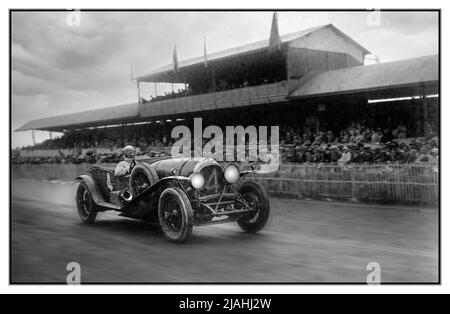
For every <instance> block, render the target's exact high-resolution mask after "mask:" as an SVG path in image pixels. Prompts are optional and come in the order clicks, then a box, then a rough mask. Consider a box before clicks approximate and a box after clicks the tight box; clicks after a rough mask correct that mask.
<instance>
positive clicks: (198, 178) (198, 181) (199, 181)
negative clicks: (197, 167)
mask: <svg viewBox="0 0 450 314" xmlns="http://www.w3.org/2000/svg"><path fill="white" fill-rule="evenodd" d="M191 185H192V187H193V188H194V189H196V190H200V189H201V188H203V186H204V185H205V177H204V176H203V175H202V174H201V173H194V174H192V175H191Z"/></svg>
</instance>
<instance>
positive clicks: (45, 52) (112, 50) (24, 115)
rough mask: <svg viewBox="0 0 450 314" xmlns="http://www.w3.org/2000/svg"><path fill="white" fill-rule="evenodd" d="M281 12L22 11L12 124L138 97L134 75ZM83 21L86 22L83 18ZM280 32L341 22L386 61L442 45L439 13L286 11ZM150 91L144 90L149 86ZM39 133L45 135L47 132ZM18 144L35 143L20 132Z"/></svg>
mask: <svg viewBox="0 0 450 314" xmlns="http://www.w3.org/2000/svg"><path fill="white" fill-rule="evenodd" d="M272 14H273V13H272V12H83V11H81V12H80V15H79V20H78V19H77V16H75V15H73V13H71V12H69V11H67V12H13V13H12V20H11V32H12V36H11V60H12V61H11V62H12V64H11V71H12V72H11V80H12V86H11V87H12V95H11V100H12V101H11V106H12V107H11V109H12V111H11V113H12V123H11V129H12V131H14V130H15V129H17V128H18V127H20V126H21V125H23V124H24V123H26V122H28V121H30V120H33V119H38V118H44V117H51V116H55V115H60V114H65V113H70V112H77V111H84V110H89V109H96V108H102V107H108V106H114V105H120V104H127V103H132V102H136V101H137V91H136V85H135V83H133V82H132V81H131V77H130V72H131V71H130V68H132V69H133V74H134V76H139V75H143V74H147V73H149V72H150V71H151V70H153V69H156V68H159V67H161V66H164V65H166V64H170V63H171V60H172V53H173V47H174V44H175V43H176V45H177V54H178V60H180V61H181V60H184V59H188V58H191V57H198V56H202V55H203V41H204V38H206V47H207V51H208V53H210V52H211V53H212V52H216V51H221V50H224V49H228V48H232V47H235V46H239V45H243V44H247V43H252V42H255V41H259V40H264V39H267V38H268V37H269V34H270V26H271V22H272ZM78 22H79V23H78ZM278 23H279V32H280V34H281V35H283V34H287V33H291V32H295V31H299V30H302V29H306V28H309V27H314V26H318V25H323V24H329V23H331V24H333V25H334V26H336V27H337V28H339V29H340V30H341V31H343V32H344V33H346V34H347V35H349V36H350V37H352V38H353V39H354V40H356V41H357V42H359V43H360V44H361V45H363V46H364V47H365V48H367V49H368V50H369V51H371V52H372V53H373V54H374V56H377V57H378V58H379V60H380V62H388V61H394V60H400V59H406V58H413V57H419V56H425V55H430V54H437V53H438V43H439V38H438V37H439V33H438V13H437V12H381V13H380V15H379V19H378V18H377V17H376V16H375V17H374V15H370V16H369V15H368V12H292V11H291V12H279V13H278ZM144 95H145V90H144ZM48 136H49V134H48V132H44V131H42V132H36V141H38V142H40V141H42V140H44V139H46V138H48ZM11 144H12V147H22V146H25V145H31V144H32V137H31V132H30V131H25V132H12V143H11Z"/></svg>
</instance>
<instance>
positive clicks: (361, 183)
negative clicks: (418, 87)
mask: <svg viewBox="0 0 450 314" xmlns="http://www.w3.org/2000/svg"><path fill="white" fill-rule="evenodd" d="M253 179H254V180H257V181H259V182H261V183H262V184H263V185H264V186H265V187H266V188H267V190H268V191H269V192H271V193H276V194H281V195H291V196H296V197H311V198H327V197H328V198H338V199H359V200H363V201H378V202H419V203H430V204H437V202H438V200H439V166H438V165H437V164H395V165H393V164H378V165H357V164H353V165H345V166H338V165H293V164H283V165H281V166H280V169H279V171H277V172H275V173H272V174H267V175H257V176H253Z"/></svg>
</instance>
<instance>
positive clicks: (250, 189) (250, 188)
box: [237, 181, 270, 233]
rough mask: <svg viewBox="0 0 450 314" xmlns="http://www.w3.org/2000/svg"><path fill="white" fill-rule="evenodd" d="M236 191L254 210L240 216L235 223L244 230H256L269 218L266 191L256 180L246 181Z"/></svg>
mask: <svg viewBox="0 0 450 314" xmlns="http://www.w3.org/2000/svg"><path fill="white" fill-rule="evenodd" d="M238 192H239V193H240V194H241V196H242V198H243V199H244V200H245V201H246V202H247V204H248V205H249V206H250V207H252V208H253V209H254V212H252V213H250V214H247V215H244V216H242V217H240V218H239V219H238V221H237V223H238V225H239V226H240V227H241V228H242V230H244V231H246V232H251V233H255V232H258V231H259V230H261V229H262V228H264V226H265V225H266V223H267V220H268V219H269V214H270V201H269V196H268V194H267V191H266V189H265V188H264V187H263V186H261V185H260V184H258V183H256V182H252V181H246V182H243V183H242V184H241V185H240V186H239V187H238Z"/></svg>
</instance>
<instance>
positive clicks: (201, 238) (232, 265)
mask: <svg viewBox="0 0 450 314" xmlns="http://www.w3.org/2000/svg"><path fill="white" fill-rule="evenodd" d="M11 188H12V200H11V206H12V208H11V222H12V226H11V281H12V282H13V283H23V282H27V283H31V282H32V283H40V282H49V283H64V282H65V280H66V276H67V273H68V272H67V271H66V265H67V263H69V262H77V263H79V264H80V265H81V280H82V282H84V283H89V282H90V283H104V282H105V283H106V282H116V283H119V282H120V283H122V282H123V283H127V282H365V280H366V276H367V275H368V273H369V272H368V271H367V270H366V266H367V264H368V263H370V262H377V263H379V264H380V267H381V281H382V282H436V281H437V280H438V244H437V243H438V212H437V209H435V208H406V207H392V206H379V205H360V204H346V203H328V202H318V201H297V200H283V199H272V200H271V208H272V214H271V219H270V221H269V224H268V226H266V228H265V229H264V230H262V231H261V233H259V234H256V235H252V234H246V233H244V232H242V231H241V230H240V228H239V227H238V226H237V224H234V223H232V224H225V225H214V226H208V227H199V228H194V231H193V237H192V241H191V242H190V243H188V244H184V245H180V244H175V243H170V242H167V241H166V240H165V238H164V236H163V234H162V232H161V231H160V230H159V228H158V226H156V225H152V224H148V223H145V222H140V221H134V220H131V219H126V218H121V217H117V215H116V214H115V213H112V212H111V213H103V214H99V216H98V222H97V223H96V224H95V225H93V226H86V225H83V224H81V223H80V222H79V218H78V216H77V213H76V210H75V204H74V195H75V189H76V184H74V183H65V184H62V183H59V182H54V183H52V182H42V181H25V180H14V181H13V182H12V184H11Z"/></svg>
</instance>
